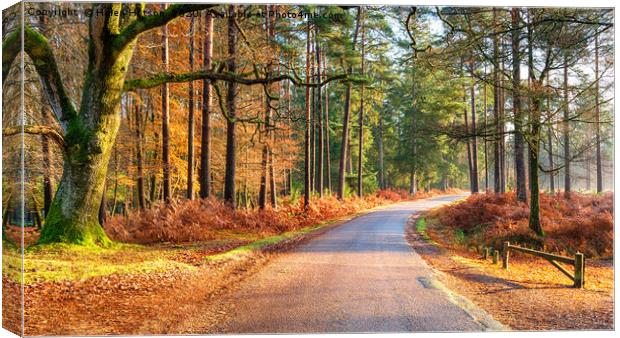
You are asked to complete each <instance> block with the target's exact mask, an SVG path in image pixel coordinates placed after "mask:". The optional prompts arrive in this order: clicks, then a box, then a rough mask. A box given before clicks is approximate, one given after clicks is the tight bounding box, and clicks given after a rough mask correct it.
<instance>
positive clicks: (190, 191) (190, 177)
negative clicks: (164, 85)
mask: <svg viewBox="0 0 620 338" xmlns="http://www.w3.org/2000/svg"><path fill="white" fill-rule="evenodd" d="M194 22H195V18H194V16H192V18H191V21H190V33H189V68H190V70H191V71H193V70H194ZM188 96H189V100H188V101H189V102H188V104H189V111H188V116H187V199H189V200H192V199H194V81H190V82H189V93H188Z"/></svg>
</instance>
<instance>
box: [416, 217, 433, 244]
mask: <svg viewBox="0 0 620 338" xmlns="http://www.w3.org/2000/svg"><path fill="white" fill-rule="evenodd" d="M415 230H416V231H417V232H418V233H419V234H420V235H422V238H424V239H425V240H427V241H428V240H430V239H431V238H430V237H429V236H428V234H427V233H426V219H424V218H420V219H418V221H417V222H416V226H415Z"/></svg>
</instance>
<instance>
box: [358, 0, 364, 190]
mask: <svg viewBox="0 0 620 338" xmlns="http://www.w3.org/2000/svg"><path fill="white" fill-rule="evenodd" d="M360 17H361V18H360V20H361V30H362V39H361V41H360V45H361V50H362V67H361V75H362V76H364V75H365V73H364V52H365V48H364V31H365V29H364V6H360ZM358 123H359V133H358V135H359V144H358V155H357V196H359V197H360V198H362V197H363V194H364V191H363V187H364V173H363V172H362V170H363V167H364V83H362V85H361V88H360V113H359V122H358Z"/></svg>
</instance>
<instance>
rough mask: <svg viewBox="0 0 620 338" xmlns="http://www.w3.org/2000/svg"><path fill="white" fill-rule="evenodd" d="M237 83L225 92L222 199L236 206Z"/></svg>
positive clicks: (232, 68) (231, 11)
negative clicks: (224, 150) (224, 161)
mask: <svg viewBox="0 0 620 338" xmlns="http://www.w3.org/2000/svg"><path fill="white" fill-rule="evenodd" d="M236 12H237V6H236V5H230V6H228V71H229V72H231V73H235V72H236V70H237V62H236V57H237V29H236V27H235V14H236ZM236 96H237V83H236V82H233V81H228V83H227V93H226V110H227V113H228V118H227V121H226V169H225V170H226V173H225V178H224V201H226V203H227V204H228V205H229V206H230V207H232V208H233V209H235V208H236V206H237V205H236V200H235V178H236V175H235V169H236V168H235V166H236V160H237V155H236V150H237V145H236V135H235V126H236V121H235V120H236V115H237V103H236Z"/></svg>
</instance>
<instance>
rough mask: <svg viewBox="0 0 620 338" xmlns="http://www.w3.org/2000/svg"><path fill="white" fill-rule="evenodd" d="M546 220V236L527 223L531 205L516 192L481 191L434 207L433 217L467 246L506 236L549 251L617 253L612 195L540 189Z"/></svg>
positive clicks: (596, 254) (495, 242)
mask: <svg viewBox="0 0 620 338" xmlns="http://www.w3.org/2000/svg"><path fill="white" fill-rule="evenodd" d="M540 211H541V221H542V225H543V228H544V230H545V233H546V234H545V236H544V237H539V236H536V235H535V234H534V232H533V231H531V230H530V229H529V228H528V218H529V207H528V205H527V204H526V203H522V202H518V201H517V200H516V195H515V193H514V192H509V193H506V194H491V193H490V194H476V195H472V196H470V197H469V198H468V199H467V200H466V201H464V202H462V203H456V204H453V205H449V206H446V207H444V208H441V209H438V210H434V211H433V212H432V213H431V215H430V216H431V218H434V219H437V220H438V221H439V223H440V224H441V225H442V226H445V227H446V228H447V229H449V230H451V231H447V232H445V233H444V235H446V236H449V237H452V238H451V239H452V240H453V241H454V242H460V243H461V244H463V245H468V246H471V245H473V246H479V245H482V244H483V243H484V245H492V246H494V247H497V248H499V247H501V243H502V242H503V241H510V242H511V243H517V244H524V245H528V246H534V247H537V248H540V249H545V250H546V251H550V252H557V253H567V254H572V253H574V252H576V251H580V252H583V253H585V254H586V255H587V256H588V257H611V256H612V255H613V194H612V193H607V194H604V195H582V194H576V193H573V194H572V195H571V198H570V199H566V198H564V195H563V194H541V199H540Z"/></svg>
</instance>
